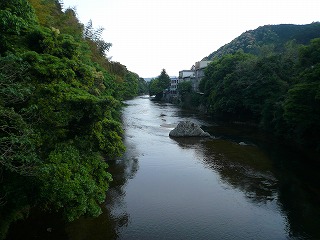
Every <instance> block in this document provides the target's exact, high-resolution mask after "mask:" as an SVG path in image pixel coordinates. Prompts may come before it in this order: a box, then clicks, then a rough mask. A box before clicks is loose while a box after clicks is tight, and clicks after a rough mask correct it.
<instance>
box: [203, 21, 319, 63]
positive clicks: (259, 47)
mask: <svg viewBox="0 0 320 240" xmlns="http://www.w3.org/2000/svg"><path fill="white" fill-rule="evenodd" d="M319 37H320V23H319V22H314V23H311V24H307V25H294V24H280V25H266V26H262V27H259V28H257V29H255V30H250V31H246V32H245V33H243V34H241V35H240V36H239V37H237V38H235V39H234V40H232V41H231V42H230V43H228V44H226V45H224V46H222V47H221V48H219V49H218V50H217V51H215V52H213V53H211V54H209V55H208V56H207V57H206V58H205V59H208V60H213V59H215V58H218V57H222V56H223V55H226V54H232V53H235V52H237V51H238V50H240V49H241V50H242V51H244V52H245V53H252V54H254V55H259V54H264V53H265V52H266V51H270V50H272V51H274V52H278V53H279V52H282V51H283V50H284V49H285V45H286V43H287V42H288V41H294V42H295V43H297V44H308V43H309V42H310V40H311V39H313V38H319Z"/></svg>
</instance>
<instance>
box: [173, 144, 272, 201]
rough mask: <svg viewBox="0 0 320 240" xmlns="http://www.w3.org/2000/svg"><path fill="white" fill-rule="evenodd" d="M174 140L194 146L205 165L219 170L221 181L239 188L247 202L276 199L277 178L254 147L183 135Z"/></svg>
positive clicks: (263, 156) (188, 146)
mask: <svg viewBox="0 0 320 240" xmlns="http://www.w3.org/2000/svg"><path fill="white" fill-rule="evenodd" d="M177 142H178V143H179V145H180V146H181V147H183V148H190V147H193V148H195V149H196V151H198V152H199V154H198V155H201V156H202V162H203V164H204V165H205V167H207V168H210V169H212V170H214V171H215V172H217V173H219V175H220V178H221V181H223V182H224V183H226V184H227V185H229V186H232V187H233V188H237V189H239V190H241V191H242V192H243V193H245V196H246V197H248V198H249V199H250V200H251V201H254V202H256V203H266V202H267V201H271V200H274V199H275V198H276V195H277V180H276V179H275V177H274V176H273V174H272V165H271V162H270V160H269V159H268V158H267V157H266V156H265V155H264V154H263V152H261V151H260V150H259V149H258V148H257V147H255V146H249V145H246V146H242V145H239V144H236V143H233V142H230V141H225V140H219V139H216V140H212V139H210V140H201V139H196V138H195V139H193V138H192V139H190V138H184V139H177ZM197 145H198V147H197Z"/></svg>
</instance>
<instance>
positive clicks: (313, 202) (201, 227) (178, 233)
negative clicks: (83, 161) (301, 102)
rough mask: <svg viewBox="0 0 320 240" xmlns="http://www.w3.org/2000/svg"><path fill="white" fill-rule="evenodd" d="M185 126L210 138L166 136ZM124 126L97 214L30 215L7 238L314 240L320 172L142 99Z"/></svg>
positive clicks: (288, 152) (278, 148) (132, 103)
mask: <svg viewBox="0 0 320 240" xmlns="http://www.w3.org/2000/svg"><path fill="white" fill-rule="evenodd" d="M182 120H191V121H193V122H195V123H197V124H200V125H201V126H202V127H203V129H204V130H206V131H208V132H209V133H210V134H211V135H212V136H213V138H210V139H198V138H187V139H178V140H175V139H172V138H170V137H169V136H168V135H169V132H170V130H171V129H173V127H174V126H175V125H177V123H178V122H179V121H182ZM123 124H124V130H125V134H124V139H125V145H126V148H127V150H126V152H125V154H124V156H123V157H122V158H120V159H118V160H116V161H114V162H110V172H111V173H112V174H113V176H114V181H113V183H112V185H111V187H110V189H109V191H108V196H107V199H106V202H105V204H103V206H102V207H103V214H102V215H100V216H99V217H98V218H94V219H92V218H81V219H79V220H77V221H75V222H73V223H69V224H64V223H63V222H61V221H60V220H59V219H55V218H54V217H48V218H43V217H39V216H37V214H34V215H31V216H30V219H28V220H27V221H24V222H19V223H18V224H16V225H14V226H13V227H12V229H11V231H10V233H9V237H8V239H24V240H26V239H70V240H85V239H86V240H89V239H93V240H96V239H97V240H99V239H101V240H102V239H104V240H106V239H125V240H132V239H138V240H144V239H146V240H152V239H183V240H187V239H219V240H229V239H246V240H248V239H254V240H258V239H320V184H319V183H320V177H319V173H318V172H319V167H315V166H314V165H312V164H310V163H309V162H308V158H307V157H306V156H304V155H303V154H302V153H300V152H298V151H297V150H295V149H290V148H289V147H285V146H284V145H282V144H281V143H279V142H276V141H275V140H274V139H273V138H272V137H270V136H266V135H265V134H261V133H259V132H258V131H257V130H255V129H252V128H248V127H244V126H241V125H237V126H234V125H226V124H216V123H214V122H212V121H211V120H210V119H208V118H207V117H206V116H202V115H199V114H198V113H195V112H192V111H185V110H181V109H179V108H177V107H175V106H174V105H171V104H160V103H156V102H152V101H150V100H149V99H147V98H135V99H133V100H129V101H126V107H125V108H124V110H123Z"/></svg>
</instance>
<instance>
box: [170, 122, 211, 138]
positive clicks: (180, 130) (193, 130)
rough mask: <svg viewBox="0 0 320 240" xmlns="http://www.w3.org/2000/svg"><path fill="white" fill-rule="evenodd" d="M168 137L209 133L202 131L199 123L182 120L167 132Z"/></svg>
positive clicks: (204, 135) (203, 135)
mask: <svg viewBox="0 0 320 240" xmlns="http://www.w3.org/2000/svg"><path fill="white" fill-rule="evenodd" d="M169 136H170V137H210V134H209V133H207V132H205V131H203V130H202V129H201V128H200V126H199V125H197V124H195V123H193V122H190V121H184V122H180V123H179V124H178V125H177V126H176V128H175V129H173V130H171V131H170V133H169Z"/></svg>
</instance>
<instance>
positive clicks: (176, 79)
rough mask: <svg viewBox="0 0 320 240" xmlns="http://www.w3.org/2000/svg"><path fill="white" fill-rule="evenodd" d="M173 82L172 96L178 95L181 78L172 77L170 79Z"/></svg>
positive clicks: (171, 84) (171, 87)
mask: <svg viewBox="0 0 320 240" xmlns="http://www.w3.org/2000/svg"><path fill="white" fill-rule="evenodd" d="M170 80H171V82H170V93H171V94H177V88H178V84H179V78H177V77H172V78H170Z"/></svg>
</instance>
